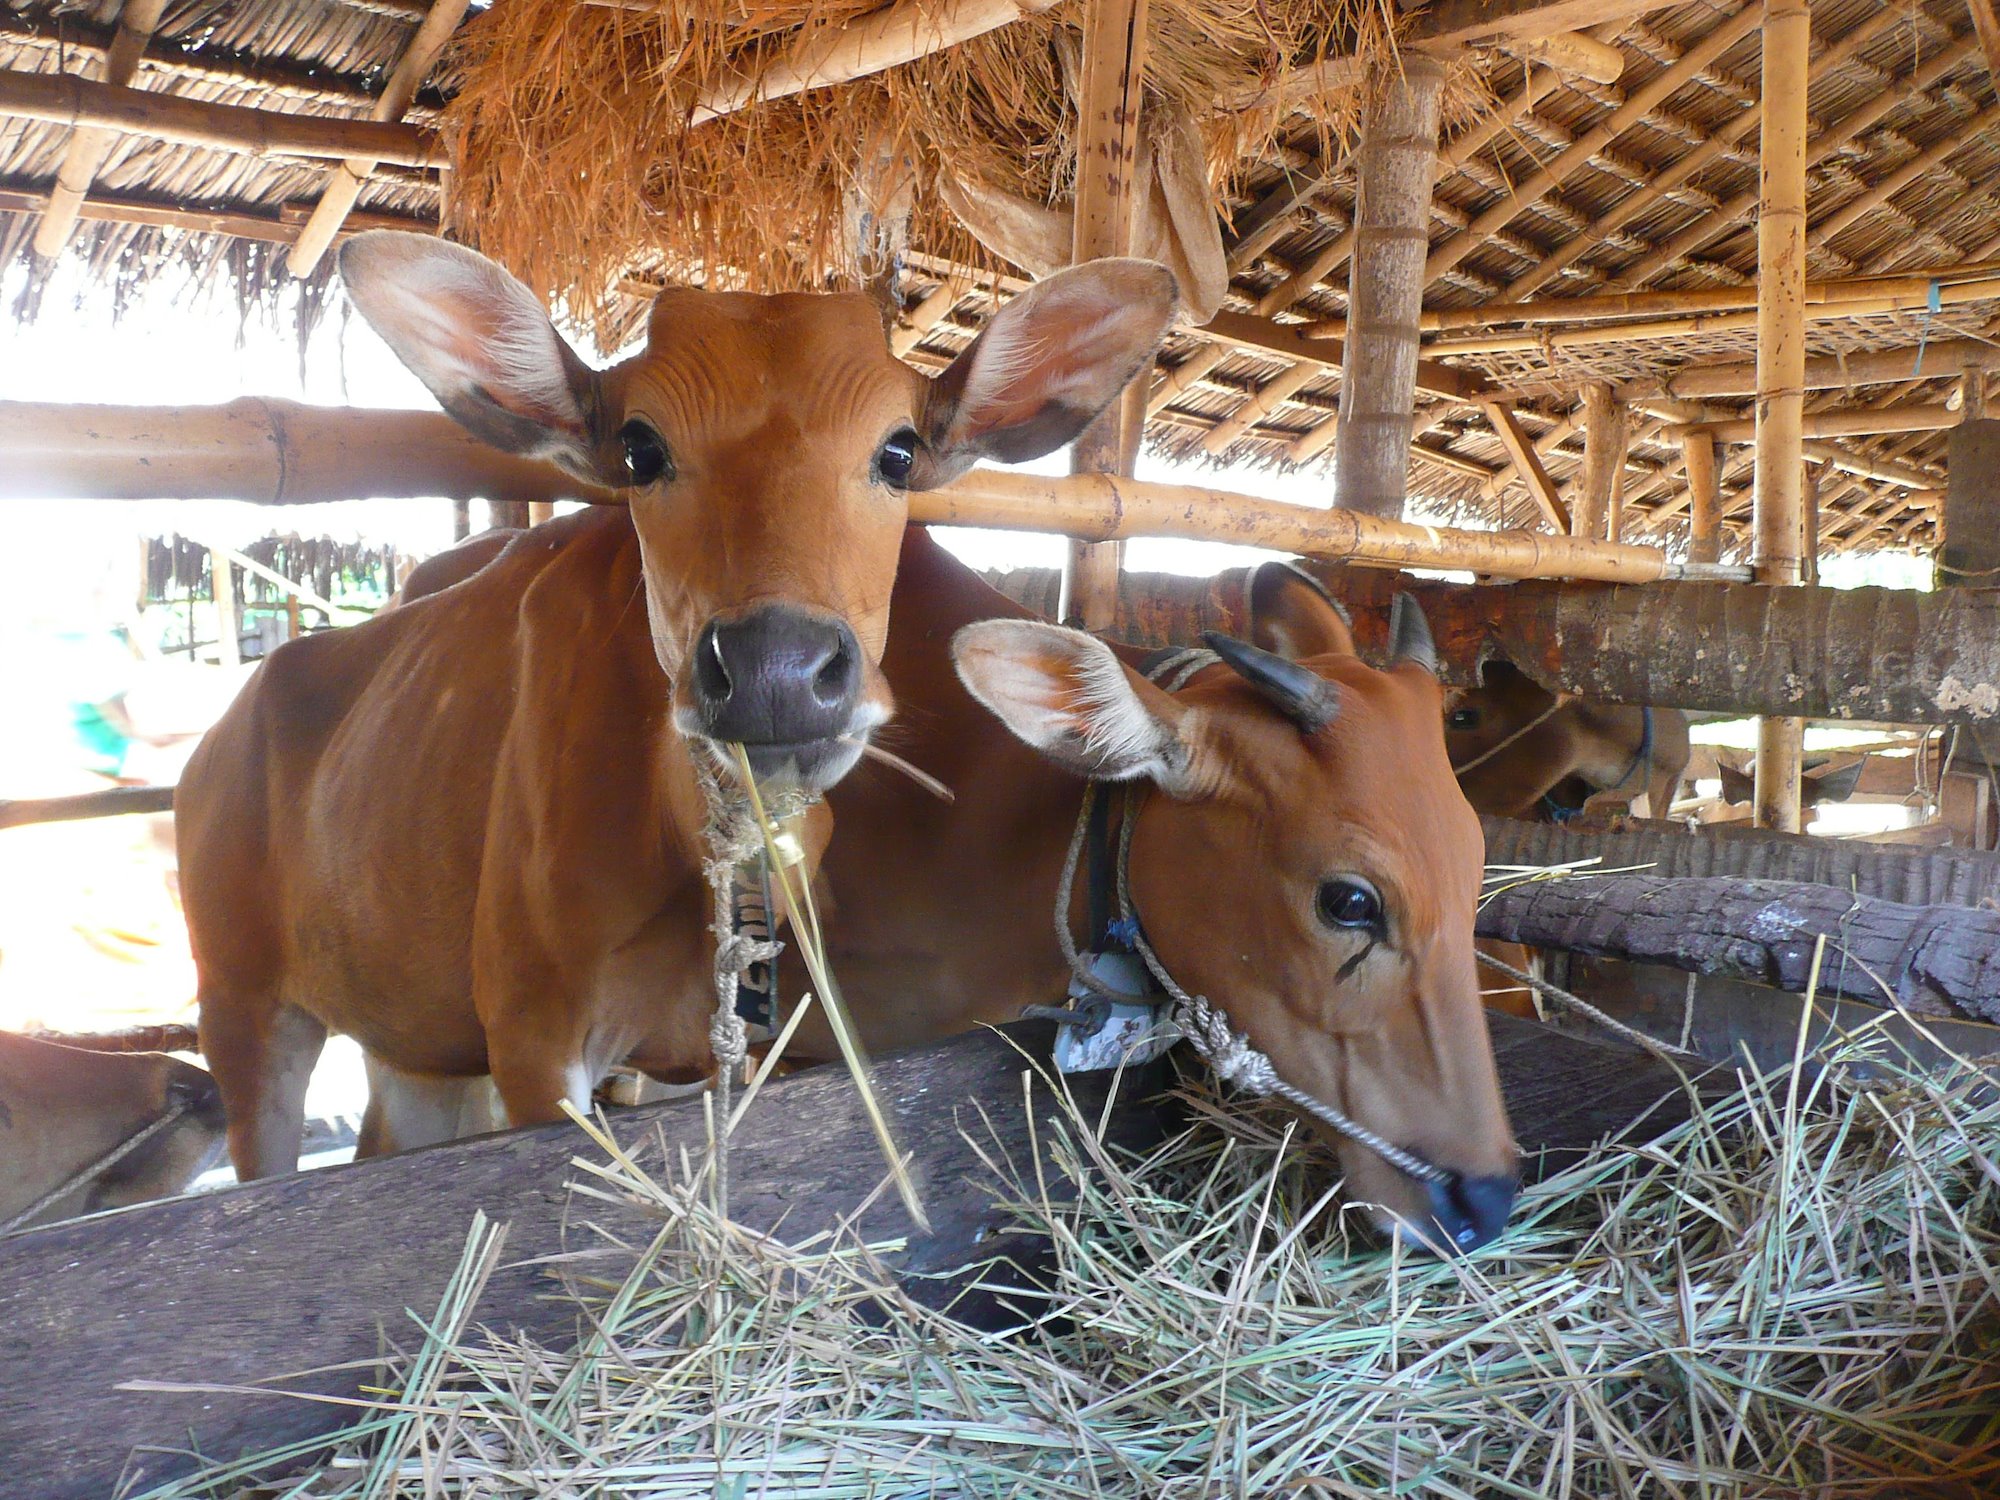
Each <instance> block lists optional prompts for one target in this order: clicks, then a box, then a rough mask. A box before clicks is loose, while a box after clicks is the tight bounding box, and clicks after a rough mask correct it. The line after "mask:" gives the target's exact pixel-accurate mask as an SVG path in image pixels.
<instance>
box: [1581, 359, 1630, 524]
mask: <svg viewBox="0 0 2000 1500" xmlns="http://www.w3.org/2000/svg"><path fill="white" fill-rule="evenodd" d="M1583 421H1584V430H1583V479H1582V482H1581V483H1580V484H1579V485H1578V487H1577V492H1576V506H1575V508H1574V509H1573V510H1572V511H1571V513H1570V535H1572V536H1578V537H1585V538H1588V539H1590V540H1592V541H1599V540H1602V539H1603V538H1605V537H1607V536H1609V535H1610V534H1611V533H1610V521H1611V491H1612V487H1613V485H1614V484H1615V483H1616V482H1617V478H1618V474H1619V471H1620V470H1621V469H1623V468H1624V466H1625V408H1624V407H1622V406H1620V405H1619V404H1618V403H1617V402H1615V401H1613V400H1612V399H1611V387H1610V386H1608V385H1606V384H1604V382H1602V381H1600V380H1593V381H1591V382H1590V384H1588V385H1586V386H1585V387H1584V388H1583Z"/></svg>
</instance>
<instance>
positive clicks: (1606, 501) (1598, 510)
mask: <svg viewBox="0 0 2000 1500" xmlns="http://www.w3.org/2000/svg"><path fill="white" fill-rule="evenodd" d="M1583 409H1584V446H1583V477H1582V479H1581V481H1580V482H1579V483H1578V485H1577V489H1576V508H1575V510H1574V511H1572V512H1571V525H1570V534H1571V535H1572V536H1579V537H1583V538H1585V539H1586V540H1592V541H1594V540H1597V539H1599V538H1602V537H1606V536H1610V535H1615V534H1616V533H1615V532H1614V531H1613V530H1612V529H1611V524H1610V523H1611V491H1612V488H1613V486H1614V484H1615V482H1616V480H1617V477H1618V473H1619V471H1620V470H1621V469H1623V468H1624V466H1625V408H1624V407H1622V406H1620V405H1619V404H1618V403H1617V402H1615V401H1613V400H1612V399H1611V388H1610V387H1609V386H1608V385H1606V384H1605V383H1604V382H1603V381H1601V380H1593V381H1591V382H1590V383H1589V384H1588V385H1586V386H1585V387H1584V388H1583ZM1707 561H1709V562H1714V561H1716V559H1715V558H1709V559H1707Z"/></svg>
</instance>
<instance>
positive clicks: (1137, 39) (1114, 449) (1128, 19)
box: [1061, 0, 1151, 630]
mask: <svg viewBox="0 0 2000 1500" xmlns="http://www.w3.org/2000/svg"><path fill="white" fill-rule="evenodd" d="M1150 14H1151V11H1150V6H1149V4H1148V0H1088V4H1087V5H1086V6H1085V9H1084V22H1083V66H1082V73H1083V76H1082V78H1081V80H1080V81H1079V86H1078V91H1077V92H1078V101H1077V103H1078V110H1079V114H1080V116H1081V118H1080V119H1079V121H1078V133H1077V148H1076V210H1075V214H1074V216H1073V224H1072V235H1071V247H1070V259H1071V261H1072V262H1073V263H1076V264H1081V263H1082V262H1084V261H1088V260H1095V259H1097V258H1098V257H1099V256H1105V255H1129V254H1131V253H1132V239H1133V229H1134V225H1135V223H1136V220H1137V216H1138V212H1139V189H1138V185H1137V181H1136V179H1137V175H1138V157H1139V116H1140V110H1141V108H1142V107H1143V100H1144V86H1145V76H1146V50H1147V41H1148V38H1147V28H1148V25H1149V22H1150ZM1149 368H1150V367H1149ZM1150 386H1151V380H1150V379H1149V378H1148V377H1147V376H1146V375H1144V374H1141V375H1140V376H1138V377H1137V378H1135V379H1134V380H1133V381H1132V383H1131V385H1129V386H1127V387H1126V389H1125V391H1124V393H1123V395H1121V396H1120V398H1119V399H1118V400H1117V401H1116V402H1115V403H1113V405H1112V407H1111V409H1110V410H1109V411H1107V412H1105V413H1104V415H1103V416H1101V417H1099V418H1098V419H1097V420H1096V421H1095V422H1093V423H1091V425H1090V426H1089V427H1088V428H1086V429H1085V430H1084V433H1083V435H1082V436H1081V437H1079V438H1078V439H1077V440H1076V444H1075V446H1074V447H1073V448H1071V450H1070V472H1071V473H1072V474H1080V475H1082V474H1123V475H1130V474H1131V472H1132V469H1133V467H1134V465H1135V464H1136V462H1137V460H1138V456H1139V442H1140V438H1141V437H1142V435H1143V430H1144V427H1145V424H1146V397H1147V393H1148V390H1149V388H1150ZM1124 553H1125V549H1124V547H1123V545H1122V544H1120V543H1119V542H1117V541H1115V540H1106V541H1104V542H1087V541H1080V540H1075V539H1072V540H1071V542H1070V544H1069V557H1068V561H1067V563H1066V564H1065V566H1064V568H1063V598H1062V613H1061V618H1062V619H1063V620H1064V621H1065V622H1067V623H1070V624H1074V625H1078V626H1081V627H1082V628H1083V629H1085V630H1099V629H1102V628H1103V627H1104V626H1105V625H1107V624H1109V623H1110V620H1111V616H1112V614H1113V612H1114V611H1116V609H1117V607H1118V570H1119V567H1120V565H1121V564H1122V562H1123V560H1124Z"/></svg>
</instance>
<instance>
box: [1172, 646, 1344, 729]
mask: <svg viewBox="0 0 2000 1500" xmlns="http://www.w3.org/2000/svg"><path fill="white" fill-rule="evenodd" d="M1201 638H1202V640H1203V641H1204V642H1206V643H1207V645H1208V649H1209V650H1211V651H1213V652H1214V653H1215V654H1216V655H1217V656H1219V657H1221V658H1222V660H1223V662H1224V664H1225V665H1227V666H1228V667H1229V669H1230V670H1231V671H1233V672H1234V673H1235V674H1236V675H1237V676H1238V677H1241V678H1242V679H1243V680H1244V681H1245V682H1247V683H1249V684H1250V686H1252V687H1253V688H1255V689H1256V690H1257V691H1258V692H1260V693H1262V694H1263V695H1264V696H1265V697H1266V698H1268V699H1270V700H1271V703H1272V705H1273V706H1274V707H1276V709H1277V710H1278V712H1279V713H1281V714H1283V715H1284V716H1285V717H1286V718H1288V719H1290V720H1291V721H1292V722H1293V723H1294V724H1296V725H1298V726H1299V728H1301V729H1303V730H1304V731H1305V732H1306V733H1307V734H1317V733H1318V732H1319V731H1320V730H1322V729H1324V728H1326V726H1327V725H1329V724H1331V723H1332V722H1333V719H1334V715H1336V714H1338V713H1339V712H1340V689H1339V688H1338V687H1336V686H1335V685H1334V684H1333V683H1331V682H1328V681H1327V680H1326V679H1325V678H1324V677H1321V676H1320V675H1319V674H1318V673H1317V672H1312V671H1308V670H1307V669H1306V668H1304V667H1302V666H1300V665H1299V664H1298V663H1297V662H1295V661H1287V660H1286V659H1285V658H1284V657H1282V656H1280V655H1278V654H1277V653H1276V652H1275V651H1266V650H1264V649H1263V648H1262V647H1261V646H1252V645H1249V644H1247V643H1246V642H1243V641H1239V640H1236V639H1235V638H1234V637H1232V636H1226V635H1223V634H1222V633H1221V632H1220V631H1215V630H1205V631H1203V632H1202V635H1201Z"/></svg>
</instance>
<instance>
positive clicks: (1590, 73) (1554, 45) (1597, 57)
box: [1499, 31, 1625, 83]
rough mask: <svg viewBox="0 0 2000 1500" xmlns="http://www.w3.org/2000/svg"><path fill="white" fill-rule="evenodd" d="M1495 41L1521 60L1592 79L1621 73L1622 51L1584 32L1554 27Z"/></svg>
mask: <svg viewBox="0 0 2000 1500" xmlns="http://www.w3.org/2000/svg"><path fill="white" fill-rule="evenodd" d="M1499 45H1500V50H1501V51H1502V52H1506V53H1510V54H1512V55H1513V56H1515V57H1518V58H1520V59H1521V61H1523V62H1527V63H1539V64H1541V65H1542V66H1543V67H1546V68H1553V69H1555V70H1556V71H1557V72H1558V73H1568V74H1570V75H1571V76H1572V77H1575V78H1586V79H1588V80H1589V81H1590V82H1592V83H1616V82H1617V81H1618V80H1619V79H1620V78H1622V77H1624V76H1625V54H1624V53H1623V52H1620V51H1619V50H1618V49H1617V48H1616V47H1613V46H1611V45H1609V44H1608V43H1605V42H1600V41H1599V40H1597V38H1596V37H1594V36H1591V35H1590V34H1589V33H1587V32H1582V31H1558V32H1553V33H1551V34H1550V35H1548V36H1538V37H1515V38H1509V39H1507V40H1506V41H1503V42H1501V43H1500V44H1499Z"/></svg>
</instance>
